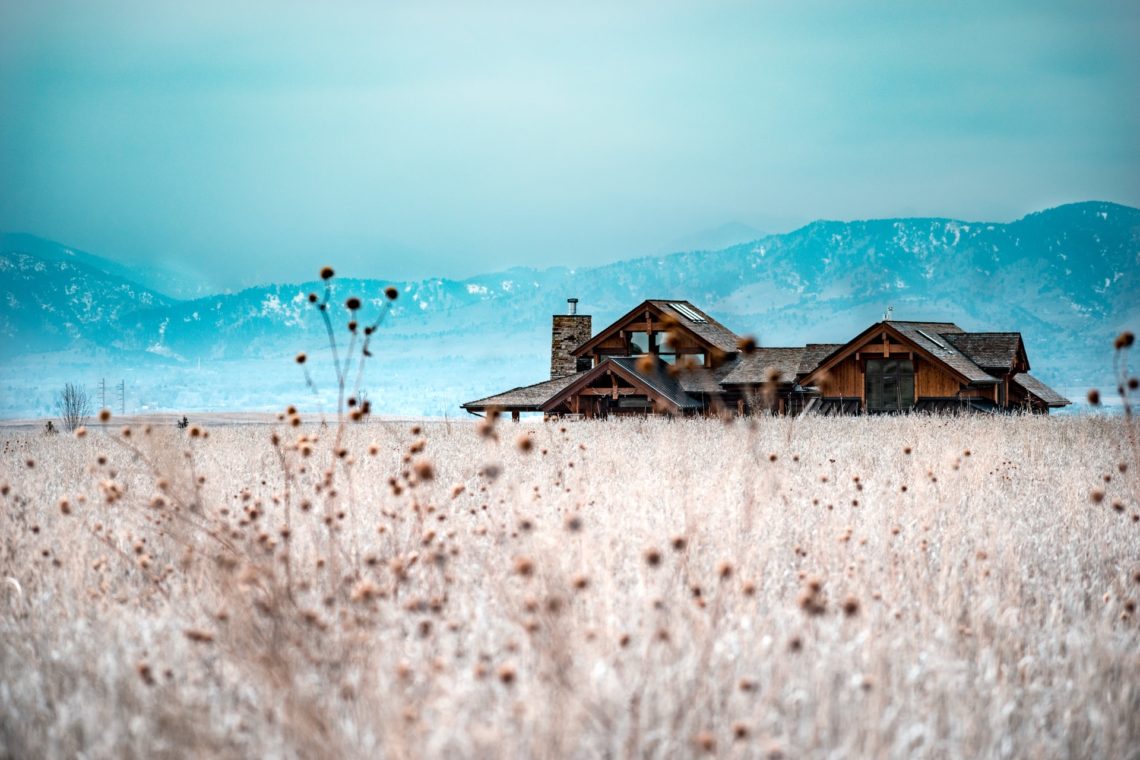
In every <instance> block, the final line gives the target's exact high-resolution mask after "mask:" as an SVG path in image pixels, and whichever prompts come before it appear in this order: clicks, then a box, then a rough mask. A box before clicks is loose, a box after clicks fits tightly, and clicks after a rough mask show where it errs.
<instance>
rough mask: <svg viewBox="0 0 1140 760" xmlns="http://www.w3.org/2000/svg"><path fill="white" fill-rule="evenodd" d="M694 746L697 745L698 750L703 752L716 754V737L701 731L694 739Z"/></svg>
mask: <svg viewBox="0 0 1140 760" xmlns="http://www.w3.org/2000/svg"><path fill="white" fill-rule="evenodd" d="M693 744H695V745H697V749H699V750H700V751H701V752H708V753H709V754H710V755H711V754H712V753H714V752H716V737H714V736H713V735H712V733H711V732H709V731H701V732H700V733H699V734H697V735H696V736H695V737H693Z"/></svg>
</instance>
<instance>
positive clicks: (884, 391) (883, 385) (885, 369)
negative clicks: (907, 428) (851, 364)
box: [865, 359, 914, 412]
mask: <svg viewBox="0 0 1140 760" xmlns="http://www.w3.org/2000/svg"><path fill="white" fill-rule="evenodd" d="M865 380H866V390H867V411H869V412H897V411H902V410H905V409H910V408H911V407H912V406H914V362H912V361H910V360H909V359H868V360H867V369H866V375H865Z"/></svg>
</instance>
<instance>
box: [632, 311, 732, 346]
mask: <svg viewBox="0 0 1140 760" xmlns="http://www.w3.org/2000/svg"><path fill="white" fill-rule="evenodd" d="M649 303H651V304H653V305H654V306H656V307H657V308H658V309H660V310H661V311H662V312H663V313H665V314H668V315H670V316H672V317H676V319H677V322H678V323H680V325H681V326H682V327H684V328H685V329H686V330H688V331H690V332H693V333H696V334H697V335H699V336H700V337H701V338H704V339H705V340H706V341H708V342H709V343H710V344H711V345H713V346H716V347H717V348H719V349H720V350H721V351H724V352H726V353H733V352H735V351H737V350H738V349H737V344H738V343H739V342H740V336H739V335H737V334H736V333H734V332H733V331H732V330H729V329H728V328H727V327H725V326H724V325H722V324H721V323H720V322H717V321H716V320H715V319H713V318H712V317H710V316H709V315H708V314H707V313H706V312H704V311H702V310H701V309H698V308H697V307H696V306H694V305H693V304H691V303H689V302H688V301H670V300H659V299H651V300H650V301H649ZM678 305H679V306H681V307H682V308H681V309H678V308H676V307H677V306H678ZM686 310H688V311H690V312H692V313H695V314H697V315H698V316H699V317H701V318H702V319H704V320H705V321H704V322H694V321H693V320H692V319H690V318H689V316H688V315H687V314H685V311H686Z"/></svg>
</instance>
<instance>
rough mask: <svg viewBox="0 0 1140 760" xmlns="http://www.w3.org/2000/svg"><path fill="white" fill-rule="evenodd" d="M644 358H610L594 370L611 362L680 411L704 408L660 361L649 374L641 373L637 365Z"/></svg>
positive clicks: (666, 365)
mask: <svg viewBox="0 0 1140 760" xmlns="http://www.w3.org/2000/svg"><path fill="white" fill-rule="evenodd" d="M643 358H644V357H641V356H611V357H609V358H607V359H606V361H604V362H602V363H601V364H599V365H598V366H597V367H595V369H601V368H602V367H605V366H606V363H607V362H613V363H614V364H616V365H618V366H619V367H621V368H622V369H624V370H626V371H628V372H629V373H631V374H633V375H635V376H636V377H638V378H639V379H640V380H641V381H642V382H643V383H645V384H646V385H647V386H649V387H650V388H652V389H653V390H655V391H657V392H658V393H660V394H661V395H662V396H664V397H665V398H667V399H668V400H669V401H672V402H673V403H674V404H676V405H677V406H678V407H679V408H681V409H700V408H701V407H702V406H704V405H703V404H702V403H701V402H700V401H698V400H696V399H695V398H693V397H692V396H690V395H689V394H688V393H686V392H685V389H684V388H683V387H682V386H681V381H680V380H678V379H677V378H675V377H673V376H672V375H670V374H669V365H668V364H666V363H665V362H663V361H661V360H660V359H658V360H657V362H656V363H655V364H654V367H653V369H652V370H650V371H649V372H642V371H641V370H639V369H638V368H637V365H638V363H639V362H641V360H642V359H643Z"/></svg>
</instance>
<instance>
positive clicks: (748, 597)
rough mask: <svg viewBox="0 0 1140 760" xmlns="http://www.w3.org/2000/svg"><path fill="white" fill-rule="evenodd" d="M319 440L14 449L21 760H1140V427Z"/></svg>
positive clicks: (1008, 421)
mask: <svg viewBox="0 0 1140 760" xmlns="http://www.w3.org/2000/svg"><path fill="white" fill-rule="evenodd" d="M297 422H298V424H297V426H295V427H294V426H291V425H290V424H289V423H290V421H289V420H285V421H284V422H283V423H282V424H280V425H279V426H277V427H276V428H270V427H265V426H248V427H225V428H217V429H213V430H201V429H198V428H191V429H190V430H187V431H176V430H174V429H172V428H169V427H163V428H154V429H150V430H148V429H146V428H144V427H138V426H136V427H131V428H126V429H120V427H119V426H118V425H117V424H114V421H113V420H112V422H111V423H109V424H108V425H106V426H105V427H101V426H98V425H96V426H93V427H92V428H91V429H90V430H89V431H88V432H87V433H86V435H84V436H82V437H78V438H77V437H73V436H69V435H56V436H48V435H43V434H39V433H32V432H20V431H8V432H3V433H0V445H2V447H3V458H2V459H0V484H2V490H3V497H2V500H0V505H2V506H0V584H2V589H0V756H3V757H8V756H10V757H31V756H48V757H73V756H77V755H82V756H85V757H148V758H153V757H164V756H167V757H178V756H186V755H194V756H200V757H210V756H220V757H252V756H270V757H395V758H402V757H408V758H415V757H518V758H523V757H684V756H696V755H701V754H704V753H710V754H713V755H716V756H721V757H787V758H794V757H856V756H868V757H898V758H915V757H918V758H921V757H1034V758H1039V757H1104V758H1107V757H1137V756H1140V755H1138V754H1137V752H1138V750H1137V747H1140V623H1138V618H1137V612H1136V602H1137V600H1138V599H1140V504H1138V501H1137V495H1138V493H1140V487H1138V484H1140V462H1138V461H1137V454H1136V449H1135V446H1134V444H1133V443H1130V441H1134V439H1135V434H1136V430H1135V425H1136V423H1135V422H1133V421H1131V420H1125V419H1123V418H1103V417H1070V418H1045V417H997V418H992V417H991V418H965V417H964V418H953V417H920V416H916V417H893V418H846V419H844V418H829V419H823V418H815V419H800V420H794V419H781V418H757V419H754V420H751V421H745V420H741V421H737V422H734V423H732V424H723V423H721V422H716V421H710V420H656V419H637V420H624V421H619V420H615V421H609V422H557V421H553V422H548V423H543V424H539V425H533V426H532V425H515V424H512V423H508V422H500V423H498V425H497V426H492V425H489V424H475V423H471V422H463V423H451V424H442V423H441V424H424V425H423V426H422V428H420V427H415V426H411V427H410V426H409V425H408V424H406V423H401V424H398V425H397V424H384V423H376V422H364V423H360V424H349V425H348V426H346V427H344V428H343V429H341V430H340V431H339V432H338V429H337V428H336V427H335V426H333V427H328V428H322V427H319V426H315V425H309V424H300V421H299V420H298V421H297ZM1130 425H1131V426H1133V427H1132V428H1131V429H1130V428H1129V426H1130ZM1130 434H1131V435H1130ZM271 436H272V437H271Z"/></svg>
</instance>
